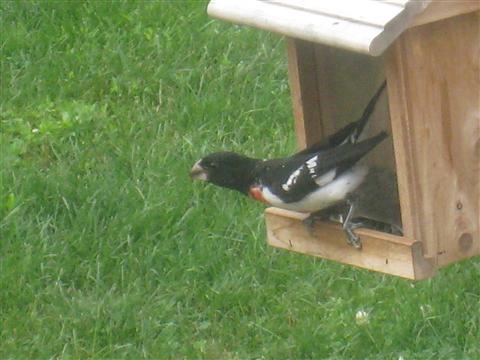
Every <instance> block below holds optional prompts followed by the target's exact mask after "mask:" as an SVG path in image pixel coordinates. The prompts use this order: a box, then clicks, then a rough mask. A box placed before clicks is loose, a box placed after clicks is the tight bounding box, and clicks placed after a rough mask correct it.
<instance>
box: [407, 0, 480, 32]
mask: <svg viewBox="0 0 480 360" xmlns="http://www.w3.org/2000/svg"><path fill="white" fill-rule="evenodd" d="M478 10H480V1H478V0H455V1H442V0H433V1H432V2H431V3H430V5H428V7H427V8H426V9H425V11H423V12H422V13H420V14H419V15H417V16H416V17H415V19H414V20H413V23H412V24H411V25H410V27H414V26H419V25H425V24H428V23H431V22H434V21H439V20H442V19H446V18H449V17H452V16H457V15H462V14H466V13H470V12H473V11H478Z"/></svg>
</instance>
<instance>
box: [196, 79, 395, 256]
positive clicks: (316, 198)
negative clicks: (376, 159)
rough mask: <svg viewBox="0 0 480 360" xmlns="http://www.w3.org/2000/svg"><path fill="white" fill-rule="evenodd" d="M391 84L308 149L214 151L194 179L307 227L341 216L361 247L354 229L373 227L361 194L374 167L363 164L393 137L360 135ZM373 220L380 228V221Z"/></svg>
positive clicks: (353, 241) (200, 163)
mask: <svg viewBox="0 0 480 360" xmlns="http://www.w3.org/2000/svg"><path fill="white" fill-rule="evenodd" d="M385 86H386V83H385V82H384V83H383V84H382V85H381V86H380V87H379V89H378V90H377V91H376V93H375V94H374V96H373V97H372V98H371V99H370V101H369V103H368V104H367V106H366V107H365V109H364V111H363V113H362V116H361V117H360V118H359V119H358V120H357V121H354V122H352V123H350V124H348V125H346V126H345V127H343V128H341V129H340V130H338V131H337V132H336V133H334V134H333V135H331V136H329V137H326V138H324V139H322V140H320V141H319V142H317V143H315V144H313V145H311V146H310V147H308V148H306V149H304V150H301V151H299V152H297V153H295V154H293V155H291V156H288V157H284V158H277V159H267V160H263V159H257V158H251V157H248V156H245V155H242V154H238V153H235V152H230V151H220V152H214V153H211V154H209V155H207V156H204V157H202V158H201V159H200V160H198V161H196V162H195V164H194V165H193V167H192V169H191V171H190V177H191V178H192V179H193V180H202V181H206V182H209V183H212V184H214V185H217V186H220V187H223V188H227V189H232V190H236V191H238V192H240V193H242V194H244V195H247V196H249V197H251V198H253V199H254V200H257V201H260V202H262V203H265V204H268V205H270V206H275V207H279V208H283V209H287V210H292V211H297V212H302V213H309V214H310V216H309V217H308V218H307V221H306V223H307V224H308V223H309V222H310V220H312V221H315V220H316V219H318V218H324V217H329V216H331V215H332V214H334V215H337V216H340V217H341V218H342V223H343V224H342V225H343V229H344V231H345V234H346V239H347V242H348V243H349V244H350V245H352V246H354V247H356V248H361V241H360V239H359V237H358V236H357V235H356V234H355V232H354V230H355V229H356V228H358V227H363V226H367V227H368V226H372V224H371V222H369V221H368V219H369V218H368V217H363V215H362V212H361V211H360V212H359V211H358V209H361V207H359V206H358V200H359V199H363V198H365V197H363V198H362V196H359V195H358V194H355V191H356V190H357V189H359V188H361V185H362V183H364V181H365V179H367V178H368V177H369V176H368V174H369V169H368V167H367V166H366V165H364V164H359V161H360V160H361V159H362V158H363V157H364V156H366V155H367V154H368V153H369V152H370V151H372V150H373V149H374V148H375V147H376V146H377V145H378V144H380V143H381V142H382V141H383V140H384V139H385V138H386V137H387V136H388V135H387V133H386V132H385V131H381V132H379V133H378V134H377V135H375V136H372V137H370V138H368V139H365V140H362V141H359V137H360V135H361V134H362V131H363V129H364V127H365V125H366V123H367V122H368V120H369V118H370V115H371V113H372V112H373V110H374V107H375V104H376V102H377V101H378V98H379V96H380V95H381V93H382V91H383V89H384V88H385ZM357 215H358V216H357ZM370 221H373V222H374V225H375V226H379V224H380V222H379V221H378V220H376V219H370Z"/></svg>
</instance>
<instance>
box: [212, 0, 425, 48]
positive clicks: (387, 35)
mask: <svg viewBox="0 0 480 360" xmlns="http://www.w3.org/2000/svg"><path fill="white" fill-rule="evenodd" d="M302 1H303V0H302ZM362 1H363V2H362V4H364V6H363V7H362V11H354V8H355V6H359V5H358V4H356V2H355V4H353V5H352V2H351V1H350V2H348V3H349V5H346V6H345V5H344V4H345V3H344V2H338V0H322V1H320V2H314V1H311V2H310V3H308V4H307V2H303V6H302V5H301V4H300V3H299V2H292V1H288V0H280V1H260V0H211V1H210V3H209V5H208V8H207V11H208V14H209V15H210V16H212V17H215V18H218V19H222V20H226V21H231V22H234V23H237V24H242V25H248V26H253V27H257V28H260V29H263V30H268V31H272V32H276V33H279V34H282V35H285V36H288V37H294V38H298V39H303V40H306V41H311V42H314V43H321V44H324V45H329V46H335V47H341V48H344V49H348V50H351V51H356V52H361V53H365V54H370V55H374V56H377V55H380V54H381V53H383V51H384V50H385V49H386V48H387V47H388V46H389V45H390V44H391V43H392V42H393V41H394V40H395V39H396V38H397V36H398V35H399V34H400V33H401V32H402V31H403V30H405V28H407V26H408V25H409V24H410V22H411V21H412V20H413V18H414V17H415V15H416V14H418V13H420V12H421V11H423V9H424V8H425V6H426V5H427V4H428V3H429V2H430V0H422V1H413V0H412V1H408V2H405V3H404V4H403V5H402V7H400V8H398V7H396V6H392V5H391V4H390V3H384V2H382V1H365V0H362ZM342 4H343V5H342ZM327 5H328V6H327ZM322 8H324V11H320V10H319V9H322ZM347 10H348V11H349V12H347ZM367 14H368V15H367ZM378 14H381V15H383V16H382V17H378ZM359 15H360V16H359ZM362 16H363V18H365V19H366V20H362V19H363V18H362Z"/></svg>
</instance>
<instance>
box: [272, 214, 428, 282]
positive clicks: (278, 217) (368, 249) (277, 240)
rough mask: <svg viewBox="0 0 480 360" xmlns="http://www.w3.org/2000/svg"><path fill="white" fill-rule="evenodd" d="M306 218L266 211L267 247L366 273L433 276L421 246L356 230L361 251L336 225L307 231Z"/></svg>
mask: <svg viewBox="0 0 480 360" xmlns="http://www.w3.org/2000/svg"><path fill="white" fill-rule="evenodd" d="M306 216H307V215H306V214H302V213H296V212H292V211H287V210H282V209H278V208H268V209H266V210H265V218H266V223H267V241H268V243H269V244H270V245H272V246H274V247H277V248H281V249H286V250H290V251H295V252H298V253H302V254H306V255H313V256H318V257H321V258H324V259H329V260H335V261H339V262H342V263H345V264H349V265H354V266H358V267H361V268H365V269H370V270H374V271H379V272H383V273H386V274H391V275H396V276H401V277H404V278H408V279H413V280H421V279H425V278H428V277H432V276H434V275H435V274H436V267H435V266H434V264H433V262H431V261H429V259H426V258H424V256H423V250H422V244H421V243H420V242H419V241H415V240H411V239H409V238H405V237H401V236H394V235H390V234H386V233H381V232H378V231H373V230H366V229H358V230H356V233H357V234H358V235H359V236H360V238H361V239H362V244H363V248H362V249H361V250H357V249H355V248H354V247H352V246H350V245H348V244H347V242H346V241H345V234H344V232H343V230H342V228H341V226H340V225H339V224H334V223H329V222H323V223H319V224H318V225H316V226H315V227H314V229H313V230H311V231H310V230H309V229H308V228H307V227H306V226H305V225H304V224H303V223H302V220H304V219H305V218H306Z"/></svg>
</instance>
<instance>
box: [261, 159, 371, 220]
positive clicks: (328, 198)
mask: <svg viewBox="0 0 480 360" xmlns="http://www.w3.org/2000/svg"><path fill="white" fill-rule="evenodd" d="M367 173H368V168H367V167H366V166H360V165H357V166H355V167H353V168H352V169H351V170H349V171H346V172H344V173H343V174H342V175H341V176H340V177H338V178H337V179H335V180H334V181H332V182H330V183H329V184H327V185H325V186H322V187H319V188H318V189H317V190H316V191H314V192H312V193H311V194H309V195H308V196H306V197H304V198H303V199H302V200H300V201H297V202H294V203H284V202H282V201H281V200H280V198H278V197H277V196H276V195H274V194H273V193H271V192H270V191H269V190H268V189H267V188H264V189H263V190H262V193H263V197H264V198H265V200H267V201H268V202H269V203H270V204H271V205H272V206H276V207H279V208H282V209H286V210H292V211H299V212H315V211H318V210H322V209H325V208H327V207H329V206H331V205H334V204H336V203H338V202H339V201H341V200H343V199H345V197H346V196H347V194H348V193H350V192H352V191H353V190H355V189H356V188H357V187H358V186H359V185H360V184H361V183H362V181H363V179H365V176H366V175H367Z"/></svg>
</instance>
